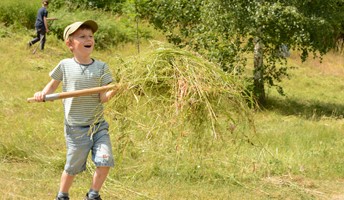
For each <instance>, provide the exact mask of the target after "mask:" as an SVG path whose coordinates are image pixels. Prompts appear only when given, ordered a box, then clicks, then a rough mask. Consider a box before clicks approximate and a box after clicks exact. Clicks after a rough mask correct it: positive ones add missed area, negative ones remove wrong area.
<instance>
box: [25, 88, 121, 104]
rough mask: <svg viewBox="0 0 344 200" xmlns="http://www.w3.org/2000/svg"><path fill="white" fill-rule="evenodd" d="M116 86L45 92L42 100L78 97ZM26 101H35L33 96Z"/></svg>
mask: <svg viewBox="0 0 344 200" xmlns="http://www.w3.org/2000/svg"><path fill="white" fill-rule="evenodd" d="M114 87H116V86H115V85H114V84H110V85H106V86H101V87H94V88H88V89H83V90H76V91H71V92H61V93H54V94H47V95H45V97H44V101H54V100H57V99H65V98H70V97H79V96H86V95H91V94H98V93H101V92H104V91H107V90H110V89H113V88H114ZM27 102H28V103H31V102H36V100H35V97H30V98H28V99H27Z"/></svg>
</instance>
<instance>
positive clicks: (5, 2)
mask: <svg viewBox="0 0 344 200" xmlns="http://www.w3.org/2000/svg"><path fill="white" fill-rule="evenodd" d="M1 4H2V5H1V7H0V22H2V23H3V24H4V25H5V26H10V25H12V24H16V23H18V24H20V25H22V26H24V27H26V28H29V29H30V28H34V22H35V19H36V13H37V9H38V8H39V6H40V4H36V3H34V2H32V1H26V0H2V1H1Z"/></svg>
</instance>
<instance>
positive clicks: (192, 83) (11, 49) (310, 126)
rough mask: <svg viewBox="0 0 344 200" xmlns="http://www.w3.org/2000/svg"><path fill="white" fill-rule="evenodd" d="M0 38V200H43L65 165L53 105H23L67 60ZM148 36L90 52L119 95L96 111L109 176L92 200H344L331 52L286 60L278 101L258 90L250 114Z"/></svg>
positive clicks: (184, 56)
mask: <svg viewBox="0 0 344 200" xmlns="http://www.w3.org/2000/svg"><path fill="white" fill-rule="evenodd" d="M55 14H56V15H59V13H55ZM60 15H62V14H60ZM75 17H77V16H75ZM61 21H62V22H59V23H61V24H63V23H64V22H63V20H61ZM59 26H60V24H58V23H57V24H56V27H59ZM147 29H148V28H147ZM0 30H1V31H0V36H1V37H0V43H1V46H0V52H1V54H0V58H1V60H2V66H1V67H0V78H1V80H2V81H1V82H0V88H1V93H0V107H1V108H2V109H1V111H0V136H1V138H2V139H1V140H0V180H1V182H0V191H1V193H2V197H1V199H24V200H25V199H35V198H39V199H53V198H54V196H55V195H56V192H57V190H58V184H59V178H60V174H61V172H62V170H63V166H64V159H65V143H64V137H63V109H62V104H61V102H60V101H54V102H46V103H27V102H26V99H27V98H28V97H31V96H32V95H33V94H34V92H35V91H39V90H41V89H42V88H43V87H44V86H45V84H46V83H47V82H48V81H49V80H50V79H49V76H48V73H49V72H50V70H51V69H52V68H53V67H55V65H56V64H57V63H58V62H59V61H60V60H61V59H63V58H66V57H71V54H70V52H69V51H68V50H67V49H66V47H65V46H64V43H63V42H62V41H61V40H59V39H58V38H57V37H56V36H55V35H53V34H49V35H48V37H47V45H46V49H45V51H44V52H41V51H37V52H36V53H35V54H32V49H27V45H26V44H27V42H28V41H29V40H30V39H31V36H32V32H33V30H32V29H25V28H19V27H17V26H9V27H7V26H6V27H5V26H4V25H1V29H0ZM152 36H153V38H150V37H147V39H145V40H142V41H141V42H142V43H141V52H140V54H138V53H137V45H136V44H135V43H128V44H124V45H119V46H114V47H112V48H108V49H105V50H100V49H97V50H96V51H95V52H94V54H93V55H94V57H95V58H97V59H100V60H103V61H105V62H107V63H108V65H109V66H110V67H111V70H112V72H113V74H114V75H115V76H116V77H117V80H119V81H120V82H121V83H122V84H123V85H125V86H128V87H124V88H123V90H122V91H120V92H119V94H118V95H117V96H115V97H114V99H113V100H112V101H111V102H109V103H107V104H106V110H105V114H106V119H107V120H108V121H109V123H110V127H111V128H110V134H111V138H112V143H113V150H114V155H115V157H116V167H115V168H114V169H112V171H111V172H110V176H109V178H108V180H107V182H106V184H105V186H104V188H103V189H102V191H101V195H102V198H103V199H204V200H205V199H207V200H208V199H344V192H343V191H344V181H343V180H344V175H343V174H344V162H343V159H342V158H343V157H344V147H343V146H344V138H343V133H344V119H343V113H344V105H343V103H342V99H343V98H344V95H343V94H342V92H341V91H342V89H343V85H344V80H343V77H344V56H343V55H342V54H340V53H338V52H331V53H329V54H327V55H325V56H324V58H323V60H322V62H319V59H311V58H310V59H308V60H307V61H306V62H304V63H303V62H301V60H300V58H299V55H298V52H291V57H290V58H289V59H288V63H289V65H291V66H293V67H294V68H293V69H292V70H291V71H290V75H291V76H290V79H286V80H284V81H283V82H282V86H283V88H284V90H285V93H286V96H280V95H279V94H278V93H277V92H276V91H275V90H274V89H268V90H267V91H268V92H267V93H268V104H267V105H268V106H267V107H266V108H262V109H251V108H249V107H248V106H247V105H246V104H243V102H244V100H243V99H242V97H241V95H240V94H239V93H240V92H241V90H240V88H241V85H240V84H245V83H241V82H240V80H236V79H235V78H233V79H231V78H228V77H227V78H223V77H222V79H223V80H225V82H226V83H228V82H230V83H232V82H236V83H237V86H236V87H230V88H228V87H229V86H228V85H227V84H224V85H222V84H221V82H217V81H218V78H214V77H216V76H220V75H221V73H220V72H219V71H216V70H215V69H211V66H212V65H211V63H207V62H206V61H204V60H202V59H201V58H199V57H197V56H195V55H194V54H192V53H191V52H186V51H181V50H177V49H175V48H173V47H171V46H170V45H168V44H166V43H165V42H164V41H163V40H161V36H160V35H159V34H158V33H152ZM166 61H169V62H166ZM171 63H172V64H171ZM214 68H215V67H214ZM171 69H173V70H171ZM195 69H197V70H195ZM176 77H177V78H178V79H176ZM222 79H221V80H222ZM178 80H182V81H179V82H178ZM179 83H181V85H180V84H179ZM185 83H188V85H185ZM183 88H186V89H187V90H186V89H185V90H183ZM195 88H196V89H195ZM225 90H226V91H227V90H228V91H230V92H228V91H227V92H224V91H225ZM184 92H185V93H184ZM205 93H206V94H211V95H202V94H205ZM196 94H200V95H196ZM178 97H183V98H182V99H179V98H178ZM210 97H211V98H210ZM204 99H206V101H204ZM209 110H210V111H209ZM212 113H215V114H216V115H213V114H212ZM93 169H94V166H93V165H92V164H91V162H89V163H88V166H87V170H86V172H84V173H82V174H80V175H78V176H77V178H76V180H75V182H74V184H73V187H72V190H71V191H70V193H71V198H72V199H82V198H83V196H84V195H85V193H86V192H87V190H88V188H89V186H90V180H91V177H92V172H93Z"/></svg>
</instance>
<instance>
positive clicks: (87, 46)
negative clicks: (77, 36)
mask: <svg viewBox="0 0 344 200" xmlns="http://www.w3.org/2000/svg"><path fill="white" fill-rule="evenodd" d="M84 47H86V48H91V47H92V45H85V46H84Z"/></svg>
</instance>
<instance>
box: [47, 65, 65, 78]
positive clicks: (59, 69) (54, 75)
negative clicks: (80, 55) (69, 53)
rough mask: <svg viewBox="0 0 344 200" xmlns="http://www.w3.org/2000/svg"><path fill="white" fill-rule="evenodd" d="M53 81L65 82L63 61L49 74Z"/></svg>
mask: <svg viewBox="0 0 344 200" xmlns="http://www.w3.org/2000/svg"><path fill="white" fill-rule="evenodd" d="M49 75H50V77H51V78H52V79H55V80H58V81H62V80H63V63H62V61H61V62H60V63H59V64H58V65H57V66H56V67H55V68H54V69H53V70H52V71H51V72H50V73H49Z"/></svg>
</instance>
